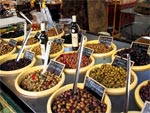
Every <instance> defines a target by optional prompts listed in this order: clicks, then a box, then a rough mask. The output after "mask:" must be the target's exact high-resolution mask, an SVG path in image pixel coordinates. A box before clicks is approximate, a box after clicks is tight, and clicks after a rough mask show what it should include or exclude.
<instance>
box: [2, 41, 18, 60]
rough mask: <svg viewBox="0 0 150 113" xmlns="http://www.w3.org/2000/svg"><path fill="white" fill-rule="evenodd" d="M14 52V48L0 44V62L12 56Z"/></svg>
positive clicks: (6, 44)
mask: <svg viewBox="0 0 150 113" xmlns="http://www.w3.org/2000/svg"><path fill="white" fill-rule="evenodd" d="M15 51H16V47H14V46H11V45H10V44H8V43H7V42H3V41H2V42H0V60H1V59H3V58H5V57H7V56H9V55H10V54H13V53H14V52H15Z"/></svg>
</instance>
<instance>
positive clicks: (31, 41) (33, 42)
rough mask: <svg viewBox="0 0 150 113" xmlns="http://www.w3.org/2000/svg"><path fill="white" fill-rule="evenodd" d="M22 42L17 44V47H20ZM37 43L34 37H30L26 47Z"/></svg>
mask: <svg viewBox="0 0 150 113" xmlns="http://www.w3.org/2000/svg"><path fill="white" fill-rule="evenodd" d="M22 42H23V41H19V42H17V45H22ZM37 42H38V40H37V39H35V38H34V37H31V38H29V39H28V41H27V43H26V45H31V44H35V43H37Z"/></svg>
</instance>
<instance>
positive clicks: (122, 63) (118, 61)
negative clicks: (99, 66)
mask: <svg viewBox="0 0 150 113" xmlns="http://www.w3.org/2000/svg"><path fill="white" fill-rule="evenodd" d="M133 64H134V62H133V61H131V66H132V65H133ZM112 65H113V66H116V67H122V68H123V69H125V70H127V59H126V58H121V57H120V56H115V59H114V60H113V62H112Z"/></svg>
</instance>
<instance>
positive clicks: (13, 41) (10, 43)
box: [8, 39, 17, 47]
mask: <svg viewBox="0 0 150 113" xmlns="http://www.w3.org/2000/svg"><path fill="white" fill-rule="evenodd" d="M8 44H9V45H11V46H14V47H15V46H16V45H17V41H16V40H13V39H10V41H9V42H8Z"/></svg>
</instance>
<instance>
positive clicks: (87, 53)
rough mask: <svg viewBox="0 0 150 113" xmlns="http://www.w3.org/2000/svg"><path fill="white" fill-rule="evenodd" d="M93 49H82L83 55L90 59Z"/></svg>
mask: <svg viewBox="0 0 150 113" xmlns="http://www.w3.org/2000/svg"><path fill="white" fill-rule="evenodd" d="M93 51H94V50H93V49H91V48H87V47H83V54H85V55H86V56H88V57H90V56H91V54H93Z"/></svg>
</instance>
